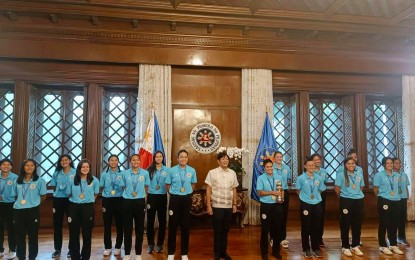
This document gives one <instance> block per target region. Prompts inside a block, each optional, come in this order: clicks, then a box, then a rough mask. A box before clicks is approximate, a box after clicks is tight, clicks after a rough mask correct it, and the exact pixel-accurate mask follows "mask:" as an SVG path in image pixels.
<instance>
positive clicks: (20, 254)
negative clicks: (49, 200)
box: [12, 159, 47, 260]
mask: <svg viewBox="0 0 415 260" xmlns="http://www.w3.org/2000/svg"><path fill="white" fill-rule="evenodd" d="M46 192H47V191H46V182H45V181H44V180H43V179H42V178H41V177H39V176H38V175H37V166H36V161H35V160H33V159H26V160H24V161H23V162H22V164H21V167H20V173H19V177H18V178H17V179H16V182H15V185H14V188H13V192H12V196H15V197H16V201H15V203H14V206H13V208H14V212H13V213H14V224H15V229H16V241H17V250H16V256H17V258H18V259H26V235H27V236H28V238H29V260H31V259H36V257H37V254H38V251H39V245H38V231H39V221H40V211H39V205H40V204H41V203H42V202H43V201H44V200H45V199H46Z"/></svg>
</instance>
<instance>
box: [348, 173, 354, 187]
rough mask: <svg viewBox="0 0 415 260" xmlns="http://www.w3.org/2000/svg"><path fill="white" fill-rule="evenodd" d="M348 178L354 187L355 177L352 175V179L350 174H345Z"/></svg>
mask: <svg viewBox="0 0 415 260" xmlns="http://www.w3.org/2000/svg"><path fill="white" fill-rule="evenodd" d="M347 175H348V176H349V180H351V181H352V183H353V185H356V183H355V181H354V178H356V175H354V176H353V177H352V176H351V175H350V174H347Z"/></svg>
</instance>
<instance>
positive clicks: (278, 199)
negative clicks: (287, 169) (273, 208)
mask: <svg viewBox="0 0 415 260" xmlns="http://www.w3.org/2000/svg"><path fill="white" fill-rule="evenodd" d="M277 191H279V192H281V191H282V183H281V181H277ZM277 201H278V202H282V201H283V198H282V196H281V195H278V196H277Z"/></svg>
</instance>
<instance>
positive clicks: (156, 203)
mask: <svg viewBox="0 0 415 260" xmlns="http://www.w3.org/2000/svg"><path fill="white" fill-rule="evenodd" d="M166 212H167V194H148V197H147V243H148V245H154V221H155V219H156V214H157V219H158V222H159V228H158V236H157V245H158V246H163V244H164V237H165V236H166Z"/></svg>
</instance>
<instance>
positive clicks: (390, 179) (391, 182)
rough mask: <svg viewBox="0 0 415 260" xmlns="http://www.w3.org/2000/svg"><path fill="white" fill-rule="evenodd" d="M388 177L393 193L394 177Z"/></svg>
mask: <svg viewBox="0 0 415 260" xmlns="http://www.w3.org/2000/svg"><path fill="white" fill-rule="evenodd" d="M387 177H388V180H389V183H390V185H391V190H392V191H393V188H394V187H393V176H390V177H389V176H387Z"/></svg>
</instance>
